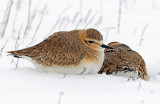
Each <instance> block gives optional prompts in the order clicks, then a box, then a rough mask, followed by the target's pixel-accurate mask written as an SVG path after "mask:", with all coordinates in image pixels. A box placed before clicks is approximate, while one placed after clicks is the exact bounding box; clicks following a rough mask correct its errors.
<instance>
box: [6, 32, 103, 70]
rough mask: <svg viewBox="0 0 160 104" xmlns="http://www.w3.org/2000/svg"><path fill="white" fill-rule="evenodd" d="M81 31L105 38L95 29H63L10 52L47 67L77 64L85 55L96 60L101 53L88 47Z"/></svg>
mask: <svg viewBox="0 0 160 104" xmlns="http://www.w3.org/2000/svg"><path fill="white" fill-rule="evenodd" d="M83 31H84V32H83ZM80 32H83V34H85V33H87V32H88V35H89V38H95V39H97V40H103V38H102V36H101V34H100V33H99V32H98V31H97V30H95V29H89V30H73V31H63V32H56V33H54V34H53V35H51V36H49V37H48V38H47V39H45V40H44V41H42V42H40V43H39V44H37V45H35V46H32V47H29V48H26V49H22V50H17V51H10V52H9V53H11V54H13V55H15V56H19V57H21V56H27V57H30V58H31V59H32V60H34V61H35V62H36V63H37V64H41V65H43V66H47V67H50V66H53V65H58V66H76V65H78V64H79V63H80V62H81V60H82V59H83V58H84V57H85V58H86V57H87V58H88V59H90V60H92V59H93V60H94V59H96V56H97V54H99V53H98V52H97V51H95V50H94V49H91V48H88V47H87V46H86V44H85V43H84V41H83V42H82V39H81V38H82V37H81V35H80ZM91 33H93V34H91ZM97 34H98V36H96V35H97ZM86 35H87V34H86ZM92 35H93V37H92Z"/></svg>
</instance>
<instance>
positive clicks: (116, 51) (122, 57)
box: [99, 42, 149, 80]
mask: <svg viewBox="0 0 160 104" xmlns="http://www.w3.org/2000/svg"><path fill="white" fill-rule="evenodd" d="M108 46H110V47H112V48H113V49H105V50H104V53H105V58H104V63H103V67H102V68H101V70H100V71H99V73H100V74H101V73H103V72H106V74H107V75H109V74H115V73H119V72H120V73H121V72H122V73H123V75H124V76H125V74H127V72H133V73H134V74H137V77H141V78H142V79H144V80H148V79H149V75H148V73H147V69H146V64H145V62H144V60H143V58H142V56H141V55H139V54H138V53H137V52H136V51H134V50H132V49H131V48H130V47H129V46H127V45H126V44H122V43H119V42H111V43H109V44H108Z"/></svg>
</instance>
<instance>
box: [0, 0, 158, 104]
mask: <svg viewBox="0 0 160 104" xmlns="http://www.w3.org/2000/svg"><path fill="white" fill-rule="evenodd" d="M18 1H21V2H20V9H16V7H17V6H18ZM7 2H8V1H7V0H1V4H0V13H1V14H2V15H0V22H1V23H0V27H1V26H2V24H3V22H2V20H3V14H4V11H5V9H6V6H7ZM38 2H39V5H38V8H37V12H36V15H35V18H34V20H33V23H32V25H31V27H30V28H31V30H30V31H29V33H28V35H27V37H26V38H25V39H24V40H23V33H24V30H25V26H26V25H27V16H28V11H27V10H28V0H14V2H13V5H12V9H11V14H10V18H9V23H8V25H7V30H6V33H5V36H4V37H3V38H0V104H106V103H108V104H117V103H119V104H151V103H152V104H160V99H159V98H160V67H159V63H160V54H159V53H160V47H159V44H160V41H159V38H160V35H159V34H160V29H159V27H160V12H159V10H160V0H122V14H121V21H120V23H121V25H120V33H117V21H118V8H119V0H77V1H75V0H67V2H66V1H65V0H58V1H57V0H41V1H38V0H34V1H33V0H32V3H31V15H32V14H33V12H34V10H35V8H36V6H37V4H38ZM45 4H47V7H46V9H45V12H44V17H43V20H42V23H41V25H40V27H39V30H38V32H37V34H36V36H35V39H36V40H35V41H34V42H33V43H32V44H29V43H31V41H32V40H31V39H32V37H33V34H34V33H35V31H36V28H37V25H38V23H39V21H40V18H41V15H42V11H43V8H44V6H45ZM89 10H90V11H91V13H90V15H89V17H88V20H85V19H86V18H85V17H86V15H87V13H88V12H89ZM62 12H63V13H62ZM76 13H79V15H78V17H77V18H76V19H75V20H74V21H72V20H73V18H74V16H75V14H76ZM96 13H97V14H96ZM95 14H96V16H95V18H94V19H93V21H92V22H91V23H89V21H90V19H91V18H92V17H94V15H95ZM100 18H102V20H101V19H100ZM81 19H82V22H81V23H79V21H80V20H81ZM57 21H59V22H57ZM98 21H99V22H98ZM22 23H23V27H22V30H21V31H20V35H19V36H20V39H19V40H18V48H17V49H21V48H25V47H27V46H32V45H35V44H36V43H39V42H40V41H42V40H43V39H45V38H46V37H47V36H48V35H50V34H51V33H54V32H56V31H64V30H65V31H69V30H73V29H75V28H76V27H77V29H83V28H96V29H98V30H99V31H100V32H101V33H102V34H103V37H104V40H105V41H104V43H105V44H108V43H109V42H111V41H119V42H122V43H125V44H127V45H129V46H130V47H131V48H132V49H134V50H135V51H137V52H138V53H139V54H140V55H142V57H143V58H144V60H145V62H146V67H147V70H148V73H149V74H150V76H151V79H150V80H149V81H144V80H141V79H137V80H129V81H128V78H125V77H120V76H113V75H106V74H93V75H91V74H90V75H66V76H65V75H64V74H57V73H54V72H46V71H43V70H38V69H36V68H35V67H34V66H33V64H32V63H30V62H29V61H27V60H24V59H19V61H18V67H17V68H16V63H17V59H15V58H14V59H13V62H12V58H13V57H12V56H10V55H8V54H7V53H6V52H7V51H10V50H14V49H15V44H16V39H17V37H18V32H19V29H20V27H21V24H22ZM55 23H57V25H56V26H55V28H54V29H52V27H53V26H54V25H55ZM86 23H89V24H88V26H86ZM97 23H100V24H98V25H97ZM78 24H79V25H78ZM147 24H148V27H147V28H146V30H145V31H144V34H143V37H142V38H143V39H144V40H143V41H142V42H141V45H139V42H140V39H141V34H142V31H143V29H144V27H145V26H146V25H147ZM0 29H1V28H0ZM107 29H108V34H107ZM13 30H14V31H13ZM50 32H51V33H50ZM7 40H8V42H7V44H6V45H5V47H4V49H3V50H2V53H1V48H2V47H3V46H4V44H5V43H6V41H7Z"/></svg>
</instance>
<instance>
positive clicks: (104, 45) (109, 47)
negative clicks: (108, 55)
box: [101, 44, 113, 49]
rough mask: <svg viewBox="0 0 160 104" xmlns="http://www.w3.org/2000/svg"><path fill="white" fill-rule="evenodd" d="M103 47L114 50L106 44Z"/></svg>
mask: <svg viewBox="0 0 160 104" xmlns="http://www.w3.org/2000/svg"><path fill="white" fill-rule="evenodd" d="M101 47H102V48H108V49H113V48H112V47H110V46H107V45H105V44H102V45H101Z"/></svg>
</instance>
